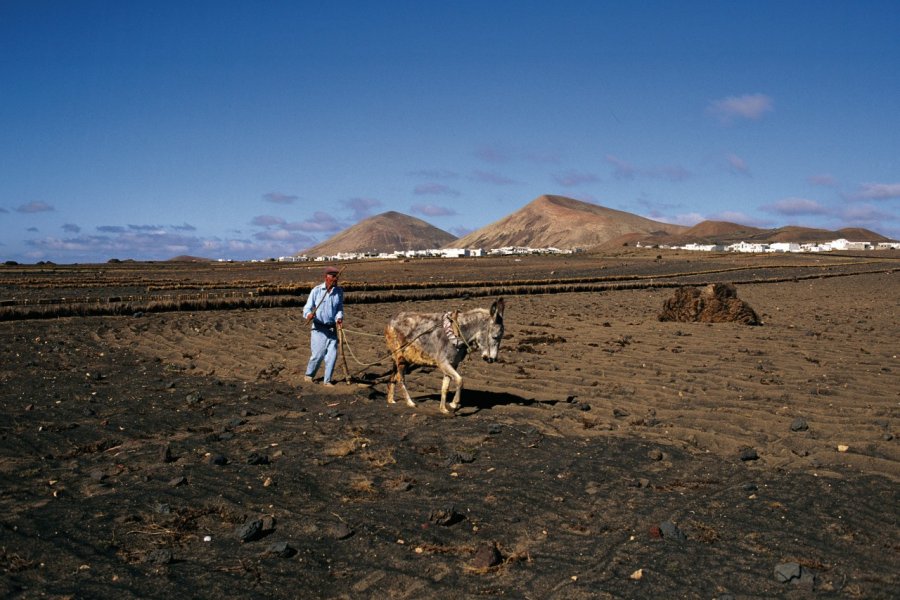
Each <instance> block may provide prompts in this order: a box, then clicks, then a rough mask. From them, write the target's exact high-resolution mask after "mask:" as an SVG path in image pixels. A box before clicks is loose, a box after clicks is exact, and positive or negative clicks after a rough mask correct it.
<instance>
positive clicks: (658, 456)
mask: <svg viewBox="0 0 900 600" xmlns="http://www.w3.org/2000/svg"><path fill="white" fill-rule="evenodd" d="M647 457H648V458H649V459H650V460H662V459H663V453H662V451H661V450H659V449H658V448H654V449H653V450H651V451H650V452H648V453H647Z"/></svg>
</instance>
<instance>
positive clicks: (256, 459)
mask: <svg viewBox="0 0 900 600" xmlns="http://www.w3.org/2000/svg"><path fill="white" fill-rule="evenodd" d="M247 464H248V465H267V464H269V457H268V456H267V455H265V454H257V453H256V452H251V453H250V456H248V457H247Z"/></svg>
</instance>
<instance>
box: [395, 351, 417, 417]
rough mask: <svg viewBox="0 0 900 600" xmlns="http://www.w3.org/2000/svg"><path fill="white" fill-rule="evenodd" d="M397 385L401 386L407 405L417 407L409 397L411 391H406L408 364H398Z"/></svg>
mask: <svg viewBox="0 0 900 600" xmlns="http://www.w3.org/2000/svg"><path fill="white" fill-rule="evenodd" d="M397 383H399V384H400V391H401V392H403V396H404V397H405V398H406V405H407V406H412V407H415V406H416V403H415V402H413V399H412V398H410V397H409V390H407V389H406V363H405V362H402V361H401V362H399V363H397Z"/></svg>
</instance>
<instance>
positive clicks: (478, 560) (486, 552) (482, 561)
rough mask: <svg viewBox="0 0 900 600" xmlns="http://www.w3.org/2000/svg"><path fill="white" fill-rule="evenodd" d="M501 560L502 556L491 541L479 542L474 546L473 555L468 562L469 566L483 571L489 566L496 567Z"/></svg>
mask: <svg viewBox="0 0 900 600" xmlns="http://www.w3.org/2000/svg"><path fill="white" fill-rule="evenodd" d="M502 562H503V556H502V555H501V554H500V550H498V549H497V545H496V544H494V543H493V542H491V543H487V544H481V545H480V546H479V547H478V548H476V550H475V555H474V556H473V557H472V562H470V563H469V566H470V567H472V568H473V569H478V570H479V571H483V570H487V569H490V568H491V567H496V566H497V565H499V564H500V563H502Z"/></svg>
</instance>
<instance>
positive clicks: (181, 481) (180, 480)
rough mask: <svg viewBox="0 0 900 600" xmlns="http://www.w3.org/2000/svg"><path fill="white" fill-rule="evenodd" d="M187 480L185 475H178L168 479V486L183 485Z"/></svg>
mask: <svg viewBox="0 0 900 600" xmlns="http://www.w3.org/2000/svg"><path fill="white" fill-rule="evenodd" d="M187 482H188V480H187V477H185V476H184V475H179V476H178V477H175V478H173V479H170V480H169V487H178V486H179V485H184V484H186V483H187Z"/></svg>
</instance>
